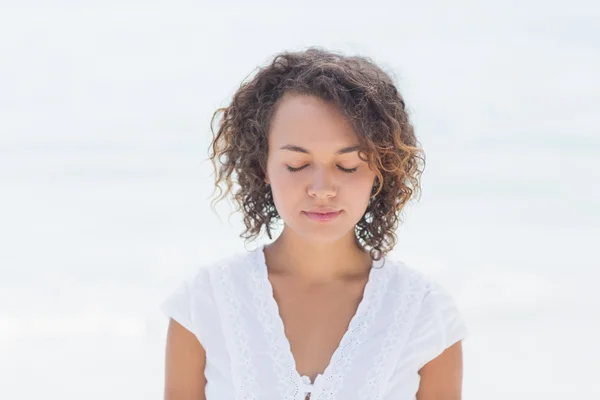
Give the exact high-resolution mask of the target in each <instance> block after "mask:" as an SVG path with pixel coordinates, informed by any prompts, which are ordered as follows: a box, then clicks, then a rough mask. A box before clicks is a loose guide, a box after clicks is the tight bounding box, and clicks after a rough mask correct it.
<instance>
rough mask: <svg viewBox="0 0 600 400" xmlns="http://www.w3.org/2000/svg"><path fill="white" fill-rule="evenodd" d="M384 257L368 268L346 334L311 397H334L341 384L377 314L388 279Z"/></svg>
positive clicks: (323, 399)
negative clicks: (364, 286)
mask: <svg viewBox="0 0 600 400" xmlns="http://www.w3.org/2000/svg"><path fill="white" fill-rule="evenodd" d="M384 260H385V259H383V260H380V261H375V262H374V263H373V268H371V270H370V276H369V280H371V279H373V282H370V281H369V282H367V286H366V288H365V292H364V294H363V300H362V301H361V302H360V303H359V305H358V309H357V311H356V314H355V316H354V317H353V318H352V319H351V320H350V324H349V326H348V331H347V333H346V334H345V335H344V336H343V337H342V341H341V342H340V345H339V347H338V348H337V349H336V351H335V352H334V354H333V357H332V359H331V363H330V365H329V366H327V369H326V370H325V373H324V374H323V378H325V382H324V384H323V386H322V387H320V388H318V389H317V393H315V394H316V396H315V398H318V399H319V400H329V399H335V398H336V396H337V394H338V393H339V391H340V389H341V388H342V385H343V383H344V377H345V375H346V371H347V370H348V369H349V368H350V367H351V366H352V362H353V361H354V358H355V356H356V354H357V352H358V348H359V346H360V345H361V344H362V343H364V341H365V340H366V338H367V335H368V332H369V328H370V327H371V322H372V321H373V319H374V318H375V317H376V316H377V315H378V311H379V309H380V308H381V304H382V300H383V296H384V294H385V290H384V287H385V283H386V282H387V281H388V276H389V274H390V268H383V265H384Z"/></svg>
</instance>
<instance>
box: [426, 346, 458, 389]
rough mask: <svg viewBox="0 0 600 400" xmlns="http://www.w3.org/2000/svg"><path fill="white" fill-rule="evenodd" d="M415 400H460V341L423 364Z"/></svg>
mask: <svg viewBox="0 0 600 400" xmlns="http://www.w3.org/2000/svg"><path fill="white" fill-rule="evenodd" d="M419 375H420V376H421V383H420V385H419V391H418V392H417V400H461V397H462V396H461V392H462V378H463V376H462V375H463V357H462V344H461V342H460V341H458V342H456V343H455V344H453V345H452V346H450V347H448V348H447V349H446V350H444V352H443V353H442V354H440V355H439V356H437V357H436V358H434V359H433V360H431V361H430V362H428V363H427V364H425V366H423V368H421V370H420V371H419Z"/></svg>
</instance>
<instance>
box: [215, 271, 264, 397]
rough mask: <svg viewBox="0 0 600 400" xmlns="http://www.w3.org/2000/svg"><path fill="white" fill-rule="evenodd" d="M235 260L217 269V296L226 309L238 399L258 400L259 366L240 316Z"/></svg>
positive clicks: (224, 309)
mask: <svg viewBox="0 0 600 400" xmlns="http://www.w3.org/2000/svg"><path fill="white" fill-rule="evenodd" d="M236 261H238V260H233V262H232V264H231V265H229V263H224V264H223V265H222V266H219V268H218V269H217V270H216V271H215V272H216V273H217V274H218V277H217V280H216V282H215V283H216V284H218V285H219V286H220V288H221V290H217V291H215V295H217V296H219V297H220V301H219V302H217V303H218V304H220V305H221V310H220V311H222V312H223V318H222V321H223V332H224V333H225V336H226V343H227V347H228V352H229V355H230V357H231V366H232V368H231V370H232V377H233V382H234V386H235V399H236V400H242V399H243V400H255V399H259V398H260V388H259V386H258V383H257V381H256V375H255V371H256V369H255V366H254V365H253V363H252V353H251V349H250V347H249V345H248V343H249V340H248V339H249V338H248V332H247V329H246V328H245V327H244V323H243V321H242V318H241V313H240V300H239V298H238V295H237V293H236V291H235V287H234V281H233V279H232V275H231V267H232V265H234V263H235V262H236Z"/></svg>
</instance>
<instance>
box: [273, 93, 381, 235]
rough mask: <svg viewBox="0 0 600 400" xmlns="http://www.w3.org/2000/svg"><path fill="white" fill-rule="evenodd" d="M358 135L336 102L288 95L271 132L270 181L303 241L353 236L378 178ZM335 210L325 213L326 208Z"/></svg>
mask: <svg viewBox="0 0 600 400" xmlns="http://www.w3.org/2000/svg"><path fill="white" fill-rule="evenodd" d="M358 145H359V141H358V136H357V134H356V132H355V131H354V130H353V128H352V127H351V125H350V124H349V123H348V122H347V121H346V120H345V118H344V116H343V115H342V114H341V112H340V111H339V110H338V109H337V107H336V106H335V105H332V104H328V103H326V102H324V101H323V100H321V99H319V98H316V97H313V96H307V95H296V94H293V95H292V94H286V95H285V96H284V97H283V99H282V100H281V101H280V103H279V106H278V108H277V110H276V112H275V115H274V116H273V120H272V122H271V127H270V132H269V155H268V161H267V174H266V178H265V180H266V182H267V183H269V184H270V185H271V190H272V192H273V200H274V203H275V207H276V208H277V211H278V213H279V215H280V216H281V218H282V219H283V221H284V223H285V227H284V229H292V230H293V231H294V233H295V234H297V235H299V236H301V237H303V238H304V239H305V240H308V241H311V242H314V241H319V242H323V241H327V242H331V241H336V240H339V239H341V238H343V237H344V236H346V235H353V236H354V227H355V225H356V223H357V222H358V221H359V220H360V218H361V217H362V216H363V214H364V212H365V210H366V208H367V205H368V202H369V198H370V196H371V190H372V187H373V184H374V182H375V172H374V171H373V170H371V169H370V168H369V165H368V163H367V162H365V161H362V160H361V159H360V158H359V155H358ZM328 211H329V212H333V214H331V213H330V214H325V215H322V213H326V212H328Z"/></svg>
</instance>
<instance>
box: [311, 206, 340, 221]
mask: <svg viewBox="0 0 600 400" xmlns="http://www.w3.org/2000/svg"><path fill="white" fill-rule="evenodd" d="M303 213H304V214H305V215H306V216H307V217H308V218H310V219H311V220H313V221H318V222H327V221H331V220H333V219H335V218H336V217H337V216H338V215H340V214H341V213H342V210H336V209H333V208H313V209H310V210H306V211H303Z"/></svg>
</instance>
